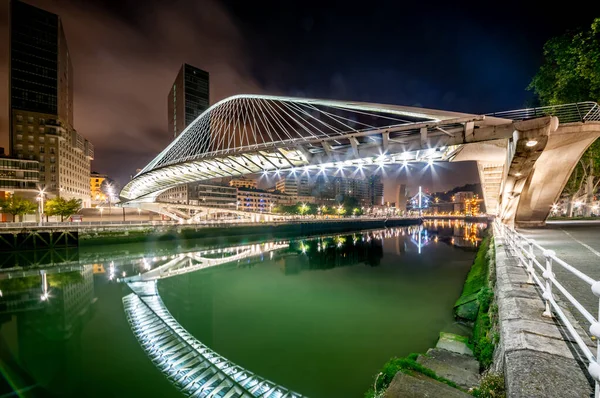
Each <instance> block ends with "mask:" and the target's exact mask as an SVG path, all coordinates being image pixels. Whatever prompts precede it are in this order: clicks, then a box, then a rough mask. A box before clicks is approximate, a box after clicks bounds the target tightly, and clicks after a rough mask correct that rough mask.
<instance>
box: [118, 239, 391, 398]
mask: <svg viewBox="0 0 600 398" xmlns="http://www.w3.org/2000/svg"><path fill="white" fill-rule="evenodd" d="M385 235H386V233H385V232H384V231H382V232H369V233H366V234H362V237H360V241H361V242H364V243H365V245H367V244H370V245H372V244H373V243H372V241H376V240H378V239H379V240H380V239H381V238H382V237H383V236H385ZM352 236H353V239H352V240H349V241H348V242H347V240H346V238H342V237H341V236H340V235H331V236H326V237H320V238H318V239H301V240H299V242H290V241H277V242H269V243H262V244H251V245H244V246H234V247H227V248H220V249H210V250H202V251H195V252H189V253H179V254H177V255H174V256H163V257H161V258H154V259H152V260H157V261H153V262H154V263H155V268H153V269H152V268H151V267H152V265H151V264H150V260H149V259H145V258H142V259H141V260H139V261H141V263H140V264H139V265H140V267H138V268H139V269H142V270H144V269H145V270H146V272H144V273H139V274H138V275H136V276H131V277H128V278H122V279H120V281H122V282H125V283H127V284H128V286H129V287H130V288H131V290H132V293H131V294H129V295H127V296H126V297H124V298H123V305H124V307H125V313H126V315H127V320H128V321H129V323H130V325H131V329H132V331H133V333H134V335H135V336H136V338H137V339H138V341H139V342H140V345H141V346H142V348H143V349H144V351H145V352H146V353H147V354H148V356H149V357H150V359H151V360H152V361H153V362H154V364H155V365H156V367H157V368H158V369H159V370H160V371H161V372H162V373H164V374H165V375H166V376H167V378H168V379H169V380H170V381H171V382H172V383H173V384H174V385H175V386H176V387H177V389H179V390H180V391H181V392H182V393H184V394H185V395H187V396H193V397H266V398H295V397H301V395H300V394H298V393H295V392H292V391H290V390H288V389H287V388H285V387H282V386H279V385H277V384H275V383H274V382H271V381H269V380H266V379H264V378H262V377H260V376H258V375H256V374H254V373H252V372H250V371H248V370H246V369H244V368H242V367H240V366H238V365H236V364H234V363H232V362H231V361H229V360H228V359H226V358H224V357H222V356H220V355H218V354H217V353H215V352H214V351H212V350H211V349H210V348H208V347H207V346H206V345H204V344H202V343H201V342H200V341H198V340H197V339H196V338H195V337H194V336H192V335H191V334H190V333H189V332H187V331H186V330H185V329H184V328H183V327H182V326H181V325H180V324H179V322H177V321H176V320H175V318H173V316H172V315H171V314H170V312H169V311H168V309H167V308H166V306H165V304H164V302H163V300H162V298H161V297H160V295H159V292H158V289H157V281H158V279H162V278H169V277H172V276H176V275H182V274H186V273H190V272H195V271H199V270H205V269H208V268H212V267H216V266H219V265H223V264H226V263H232V262H239V261H240V260H242V259H248V258H251V257H257V256H262V255H264V254H265V253H270V254H272V253H273V252H275V251H279V250H283V249H288V248H291V249H293V250H294V251H298V252H301V253H303V254H306V255H310V254H311V253H313V254H317V253H323V252H325V247H324V245H323V242H324V240H325V239H328V238H333V240H334V241H336V243H335V245H332V247H337V248H339V249H341V248H342V246H343V244H345V243H346V242H347V243H349V244H356V243H357V241H358V240H359V236H360V235H359V234H355V235H352ZM306 240H313V241H318V244H317V245H311V247H312V248H313V250H311V251H310V253H307V249H308V247H309V246H308V245H307V244H305V243H304V242H305V241H306ZM215 257H216V258H215ZM158 262H162V264H159V265H156V264H157V263H158Z"/></svg>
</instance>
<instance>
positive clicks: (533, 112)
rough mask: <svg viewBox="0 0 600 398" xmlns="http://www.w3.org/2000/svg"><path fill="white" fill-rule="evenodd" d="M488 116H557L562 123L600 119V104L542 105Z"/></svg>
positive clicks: (506, 117) (512, 117) (519, 118)
mask: <svg viewBox="0 0 600 398" xmlns="http://www.w3.org/2000/svg"><path fill="white" fill-rule="evenodd" d="M488 116H494V117H500V118H504V119H512V120H525V119H533V118H536V117H542V116H556V117H558V120H559V121H560V122H561V123H574V122H587V121H600V106H598V104H597V103H595V102H591V101H590V102H576V103H573V104H563V105H551V106H542V107H537V108H525V109H517V110H513V111H503V112H495V113H489V114H488Z"/></svg>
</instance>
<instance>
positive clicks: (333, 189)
mask: <svg viewBox="0 0 600 398" xmlns="http://www.w3.org/2000/svg"><path fill="white" fill-rule="evenodd" d="M312 196H314V197H315V198H316V199H317V200H318V201H320V202H323V203H326V202H331V201H334V200H342V199H343V198H344V197H354V198H356V199H357V200H358V201H359V202H360V203H361V205H364V206H374V205H382V204H383V183H382V182H381V178H380V177H379V176H370V177H368V178H365V179H358V178H346V177H332V176H327V175H323V174H321V175H319V176H318V177H317V178H316V180H315V184H314V185H313V188H312Z"/></svg>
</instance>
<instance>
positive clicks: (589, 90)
mask: <svg viewBox="0 0 600 398" xmlns="http://www.w3.org/2000/svg"><path fill="white" fill-rule="evenodd" d="M528 89H529V90H532V91H534V92H535V94H536V95H537V97H538V98H539V102H540V103H541V104H542V105H559V104H564V103H570V102H583V101H594V102H599V101H600V18H596V19H595V20H594V21H593V22H592V26H591V28H590V29H589V30H585V31H584V30H578V31H572V32H567V33H565V34H564V35H562V36H559V37H555V38H553V39H550V40H548V42H546V44H545V45H544V63H543V65H542V66H541V67H540V70H539V71H538V72H537V73H536V75H535V76H534V78H533V80H532V81H531V83H530V84H529V87H528ZM599 172H600V143H598V142H595V143H593V144H592V145H591V146H590V147H589V148H588V150H587V151H586V152H585V153H584V154H583V156H582V157H581V160H580V161H579V163H578V164H577V166H576V167H575V170H574V171H573V173H572V174H571V176H570V178H569V181H568V182H567V184H566V186H565V189H564V190H563V195H566V196H568V215H569V216H570V215H572V208H573V202H574V201H581V202H582V203H585V204H586V207H585V214H586V215H589V214H590V213H591V202H592V201H593V196H594V192H595V191H596V189H597V187H598V184H599V183H600V175H598V174H599Z"/></svg>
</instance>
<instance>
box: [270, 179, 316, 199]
mask: <svg viewBox="0 0 600 398" xmlns="http://www.w3.org/2000/svg"><path fill="white" fill-rule="evenodd" d="M275 189H276V190H277V191H279V192H282V193H285V194H287V195H291V196H296V197H301V196H302V197H303V196H310V185H309V181H308V176H306V175H300V176H295V175H288V176H286V177H283V178H281V179H280V180H279V181H277V182H276V184H275Z"/></svg>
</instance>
